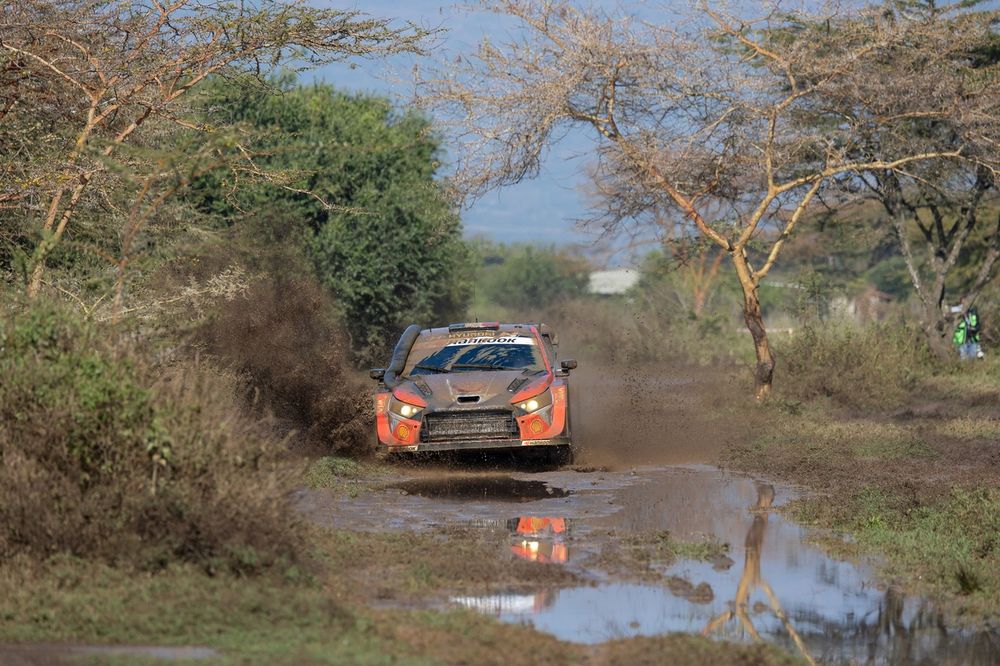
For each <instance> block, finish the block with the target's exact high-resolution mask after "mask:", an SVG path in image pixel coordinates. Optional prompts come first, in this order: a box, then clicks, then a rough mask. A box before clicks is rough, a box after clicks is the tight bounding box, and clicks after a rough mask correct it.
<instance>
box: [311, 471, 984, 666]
mask: <svg viewBox="0 0 1000 666" xmlns="http://www.w3.org/2000/svg"><path fill="white" fill-rule="evenodd" d="M477 484H480V485H481V486H482V491H481V492H477V491H476V486H477ZM539 484H545V486H546V487H547V489H546V490H542V489H540V487H539ZM792 496H793V493H792V492H791V491H789V490H788V489H785V488H781V487H778V486H774V485H771V484H767V483H763V482H760V481H755V480H752V479H749V478H746V477H743V476H734V475H730V474H727V473H724V472H722V471H720V470H718V469H715V468H712V467H704V466H697V467H671V468H665V469H663V468H661V469H639V470H636V471H633V472H631V473H614V472H590V473H579V472H569V471H560V472H551V473H542V474H531V475H512V476H510V477H502V478H498V477H496V476H495V475H494V476H481V475H480V476H476V475H470V476H464V477H460V480H456V479H455V477H454V476H451V477H447V478H445V479H442V480H441V482H440V485H438V486H435V482H434V481H433V480H424V481H421V482H419V483H408V484H400V485H399V486H397V487H395V488H391V489H386V490H384V491H382V492H381V493H372V494H370V495H368V496H360V497H358V498H355V499H353V500H351V502H350V503H349V504H348V505H344V506H338V508H337V511H336V512H328V511H326V510H323V508H322V507H319V506H315V505H314V502H312V501H310V499H309V498H306V502H305V503H304V509H305V510H306V511H307V513H312V514H313V515H317V516H318V515H319V514H320V513H322V515H323V516H324V517H325V518H324V519H323V522H327V523H329V522H333V523H334V524H337V523H338V522H340V521H344V522H345V525H344V526H347V524H349V525H350V527H351V528H353V529H366V528H368V529H373V530H377V529H384V528H385V526H386V525H390V526H395V527H396V528H397V529H400V528H403V529H435V528H437V527H440V526H442V525H448V524H464V525H469V524H476V525H483V526H489V527H492V528H493V529H496V528H497V527H501V528H502V529H505V530H507V531H508V532H509V533H510V535H511V538H510V544H509V549H510V552H511V556H512V557H521V558H526V559H531V560H535V561H540V562H548V563H550V565H552V566H565V567H569V568H571V569H573V570H574V571H576V572H577V573H580V574H581V575H583V576H585V577H587V578H589V579H590V580H592V581H594V583H593V584H591V585H583V586H579V587H570V588H554V587H542V588H539V589H537V590H528V591H527V592H525V590H524V588H520V589H518V590H512V591H511V592H510V593H500V594H490V595H484V596H455V597H452V598H451V602H452V603H454V604H456V605H459V606H464V607H467V608H472V609H476V610H478V611H480V612H483V613H488V614H491V615H494V616H496V617H498V618H499V619H500V620H502V621H505V622H518V623H526V624H530V625H532V626H534V627H535V628H536V629H538V630H540V631H544V632H547V633H550V634H553V635H555V636H557V637H559V638H561V639H564V640H568V641H574V642H580V643H600V642H603V641H606V640H610V639H616V638H625V637H629V636H637V635H656V634H664V633H670V632H684V633H692V634H701V635H705V636H709V637H713V638H718V639H725V640H731V641H744V642H749V641H757V640H763V641H767V642H771V643H776V644H779V645H781V646H783V647H784V648H786V649H788V650H790V651H792V652H795V653H798V654H800V655H801V656H802V657H803V658H804V659H805V660H806V661H807V662H812V663H829V664H839V663H864V664H901V663H927V664H932V663H933V664H996V663H1000V636H998V635H997V633H996V632H989V631H971V630H957V629H951V628H949V627H948V626H946V625H945V623H944V619H943V618H942V616H941V615H940V614H939V613H937V612H935V610H934V608H933V607H932V605H931V604H929V603H928V602H927V601H926V600H923V599H921V598H918V597H907V596H904V595H902V594H901V593H899V592H898V591H896V590H894V589H893V588H891V587H886V586H884V585H880V584H879V583H878V581H877V580H876V578H875V574H874V571H873V570H872V568H871V567H870V566H869V565H867V564H865V563H857V562H847V561H841V560H837V559H834V558H832V557H830V556H829V555H827V554H826V553H824V552H823V551H822V550H821V549H820V548H818V547H817V546H815V545H813V544H811V543H810V541H809V538H808V536H809V535H808V533H807V531H806V530H804V529H803V528H801V527H799V526H798V525H796V524H795V523H793V522H791V521H789V520H786V519H785V518H784V517H783V516H782V515H781V514H780V513H777V512H775V511H774V508H775V507H777V506H780V505H781V504H782V503H784V502H785V501H787V500H788V499H790V498H791V497H792ZM313 499H315V498H313ZM311 504H313V506H312V507H310V505H311ZM515 514H516V515H515ZM331 516H334V517H333V518H331ZM366 520H367V522H370V523H371V524H370V525H366ZM664 532H669V534H670V537H671V538H672V539H676V540H685V541H686V540H699V539H711V540H715V541H718V542H722V543H725V544H728V545H729V551H728V556H721V557H715V558H712V559H711V561H707V562H702V561H693V560H677V561H673V562H670V563H668V564H663V565H661V566H659V567H658V568H655V567H654V570H653V573H654V574H655V575H654V576H652V577H651V576H649V575H645V576H642V577H641V580H640V581H636V580H635V578H636V577H635V576H629V575H622V574H621V573H617V574H616V573H614V572H613V571H609V570H607V567H603V568H602V560H603V557H604V555H606V554H607V553H608V552H609V551H610V552H613V551H614V550H615V549H616V548H618V547H619V546H620V540H621V539H623V538H627V537H629V536H630V535H647V536H648V535H657V534H662V533H664ZM647 574H648V572H647ZM651 578H652V579H651Z"/></svg>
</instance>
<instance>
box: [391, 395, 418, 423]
mask: <svg viewBox="0 0 1000 666" xmlns="http://www.w3.org/2000/svg"><path fill="white" fill-rule="evenodd" d="M423 410H424V408H423V407H417V406H416V405H411V404H409V403H407V402H403V401H402V400H400V399H399V398H397V397H396V396H392V398H390V399H389V413H391V414H393V415H394V416H401V417H403V418H404V419H415V418H417V416H418V415H419V414H420V412H422V411H423Z"/></svg>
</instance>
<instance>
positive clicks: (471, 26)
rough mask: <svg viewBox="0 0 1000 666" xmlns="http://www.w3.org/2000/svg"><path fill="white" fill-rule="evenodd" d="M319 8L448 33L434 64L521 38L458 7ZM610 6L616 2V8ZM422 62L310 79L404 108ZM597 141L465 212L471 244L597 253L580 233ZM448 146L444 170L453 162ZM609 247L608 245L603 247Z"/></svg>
mask: <svg viewBox="0 0 1000 666" xmlns="http://www.w3.org/2000/svg"><path fill="white" fill-rule="evenodd" d="M313 2H314V3H316V4H317V5H322V4H326V5H327V6H330V7H334V8H339V9H357V10H359V11H362V12H365V13H367V14H370V15H372V16H376V17H385V18H390V17H391V18H395V19H398V20H399V21H401V22H403V21H411V22H413V23H416V24H418V25H421V26H423V27H426V28H441V29H443V32H442V33H441V36H440V38H439V39H438V43H437V44H436V46H435V48H434V49H433V50H432V52H431V53H430V55H429V56H426V58H430V59H432V60H435V61H446V60H447V59H453V58H454V57H455V56H456V55H457V54H459V53H470V52H472V51H473V50H474V49H475V48H476V46H477V45H478V44H479V42H480V40H481V39H482V38H483V36H485V35H488V36H489V37H490V39H491V40H492V41H494V43H496V42H501V41H507V38H509V37H511V36H514V35H516V34H517V26H516V24H515V23H514V22H513V21H511V20H505V19H503V18H502V17H497V16H496V15H492V14H485V13H482V12H469V11H467V10H464V9H461V8H457V7H456V5H455V4H454V2H442V1H440V0H405V1H402V0H396V1H393V0H343V1H338V0H313ZM608 4H609V5H610V4H611V2H610V1H609V3H608ZM418 61H420V57H417V56H410V55H406V56H397V57H393V58H390V59H388V60H356V61H353V65H354V66H353V67H351V66H349V65H348V64H346V63H335V64H332V65H327V66H324V67H321V68H319V69H317V70H315V71H314V72H312V74H311V75H310V76H309V77H308V78H310V79H315V80H322V81H325V82H327V83H330V84H333V85H335V86H337V87H339V88H342V89H346V90H351V91H363V92H371V93H378V94H382V95H387V96H389V97H391V98H394V99H395V100H396V101H397V102H398V103H400V104H401V105H405V104H406V103H407V102H408V101H409V100H410V99H411V98H412V94H413V88H412V83H410V80H411V77H412V75H411V71H412V69H413V66H414V64H416V63H418ZM592 142H593V139H592V138H591V137H590V136H589V135H588V134H586V133H585V132H584V131H583V130H582V129H580V130H576V131H571V132H570V133H569V134H568V135H567V137H566V138H565V139H563V140H562V141H561V142H560V143H559V144H557V145H555V146H553V147H552V149H551V150H550V151H549V154H548V155H547V157H546V159H545V161H544V164H543V168H542V172H541V173H540V174H539V176H538V177H537V178H535V179H532V180H528V181H524V182H521V183H519V184H516V185H512V186H509V187H506V188H503V189H500V190H497V191H494V192H491V193H490V194H487V195H486V196H484V197H483V198H481V199H479V200H478V201H475V202H474V203H472V205H471V207H469V208H468V209H466V210H463V211H462V220H463V224H464V227H465V232H466V236H468V237H470V238H471V237H476V236H483V237H486V238H490V239H493V240H498V241H503V242H508V243H510V242H534V243H539V244H543V245H555V246H568V245H573V246H582V247H581V248H580V249H582V250H583V251H585V252H588V251H590V252H596V251H597V247H596V246H595V245H594V243H595V241H596V240H597V235H596V233H593V232H586V231H584V230H583V229H581V228H580V227H579V226H578V224H577V222H576V221H577V220H580V219H582V218H585V217H586V216H587V215H588V210H587V200H586V197H585V195H584V193H583V191H582V188H583V187H584V186H585V184H586V182H587V178H586V174H587V167H588V164H589V162H588V159H589V158H588V157H587V155H588V153H589V152H590V149H591V147H592V145H593V143H592ZM447 148H448V146H447V138H446V145H445V156H444V157H445V162H446V163H447V162H448V159H449V156H448V154H447ZM603 244H604V245H606V244H607V241H604V243H603ZM605 260H606V261H607V262H609V263H610V264H621V263H623V261H624V263H628V260H627V258H623V257H621V256H614V257H611V258H608V259H605Z"/></svg>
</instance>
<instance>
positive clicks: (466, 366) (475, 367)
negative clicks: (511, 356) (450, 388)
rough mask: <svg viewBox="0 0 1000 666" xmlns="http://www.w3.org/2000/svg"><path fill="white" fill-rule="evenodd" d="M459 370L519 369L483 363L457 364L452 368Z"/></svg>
mask: <svg viewBox="0 0 1000 666" xmlns="http://www.w3.org/2000/svg"><path fill="white" fill-rule="evenodd" d="M459 368H461V369H463V370H517V368H508V367H507V366H506V365H496V364H491V365H487V364H485V363H482V364H480V363H455V364H454V365H452V366H451V369H452V370H455V369H459Z"/></svg>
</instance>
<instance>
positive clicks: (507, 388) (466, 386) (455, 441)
mask: <svg viewBox="0 0 1000 666" xmlns="http://www.w3.org/2000/svg"><path fill="white" fill-rule="evenodd" d="M557 348H558V339H557V338H556V335H555V333H553V332H552V331H551V330H550V329H549V327H548V326H546V325H545V324H499V323H475V324H452V325H450V326H448V327H442V328H430V329H423V330H421V329H420V327H419V326H416V325H413V326H410V327H409V328H407V329H406V330H405V331H404V332H403V335H402V337H400V339H399V342H398V343H397V344H396V348H395V351H394V352H393V354H392V359H391V361H390V363H389V367H388V368H384V369H383V368H374V369H372V370H371V372H370V375H371V378H372V379H375V380H377V381H378V382H379V385H378V389H377V390H376V392H375V421H376V427H377V430H378V442H379V443H378V447H379V449H380V450H382V451H387V452H389V453H399V452H414V451H417V452H420V451H454V450H472V449H515V450H521V449H528V448H535V447H548V448H549V449H550V451H549V453H550V454H556V456H558V457H559V458H561V459H562V460H569V459H571V456H572V449H571V448H570V447H571V444H572V442H571V432H570V419H569V385H568V379H569V374H570V371H571V370H573V369H574V368H576V361H574V360H572V359H563V360H562V361H561V362H559V363H558V365H557V358H556V350H557Z"/></svg>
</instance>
